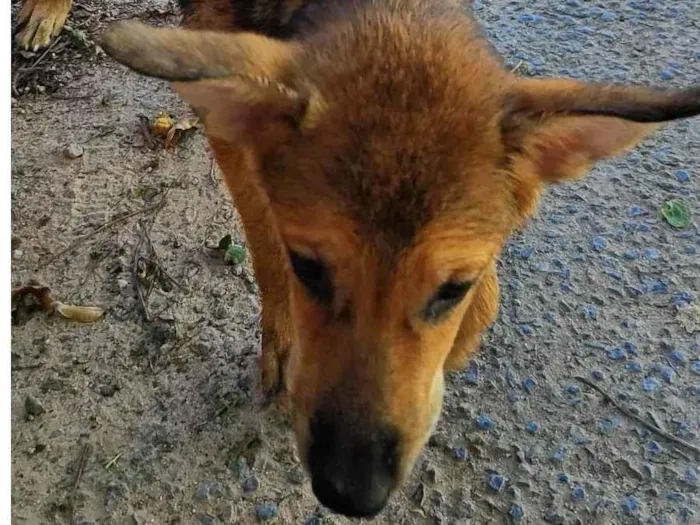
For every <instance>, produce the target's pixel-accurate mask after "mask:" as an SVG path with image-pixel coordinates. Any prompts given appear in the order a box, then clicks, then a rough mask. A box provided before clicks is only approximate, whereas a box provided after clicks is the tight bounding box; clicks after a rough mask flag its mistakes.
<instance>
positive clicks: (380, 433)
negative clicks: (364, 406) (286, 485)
mask: <svg viewBox="0 0 700 525" xmlns="http://www.w3.org/2000/svg"><path fill="white" fill-rule="evenodd" d="M343 419H347V418H337V417H328V416H327V415H324V414H317V415H316V417H315V418H314V420H313V422H312V423H311V445H310V447H309V456H308V457H309V470H310V472H311V487H312V488H313V491H314V494H315V495H316V497H317V498H318V500H319V501H320V502H321V503H322V504H323V505H325V506H326V507H328V508H329V509H331V510H332V511H334V512H338V513H340V514H344V515H345V516H349V517H358V518H359V517H371V516H374V515H376V514H378V513H379V512H380V511H381V510H382V509H383V508H384V507H385V506H386V503H387V501H388V500H389V496H390V495H391V492H392V490H393V489H394V487H395V486H396V475H397V468H396V467H397V463H398V461H397V459H398V458H397V448H398V447H397V444H398V440H397V437H396V432H394V431H392V430H389V429H377V430H372V425H369V424H365V425H363V424H361V423H357V422H355V421H353V423H352V424H351V425H346V424H344V422H343ZM353 419H355V418H353Z"/></svg>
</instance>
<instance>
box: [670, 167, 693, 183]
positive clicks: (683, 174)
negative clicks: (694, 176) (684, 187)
mask: <svg viewBox="0 0 700 525" xmlns="http://www.w3.org/2000/svg"><path fill="white" fill-rule="evenodd" d="M673 175H674V177H676V180H677V181H678V182H688V181H689V180H690V173H688V171H687V170H676V171H674V172H673Z"/></svg>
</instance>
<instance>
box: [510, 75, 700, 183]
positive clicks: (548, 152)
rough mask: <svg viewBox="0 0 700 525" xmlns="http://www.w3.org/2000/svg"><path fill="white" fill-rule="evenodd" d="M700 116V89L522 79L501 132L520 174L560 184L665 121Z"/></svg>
mask: <svg viewBox="0 0 700 525" xmlns="http://www.w3.org/2000/svg"><path fill="white" fill-rule="evenodd" d="M699 113H700V87H692V88H689V89H669V90H661V89H647V88H637V87H620V86H604V85H597V84H585V83H581V82H575V81H571V80H559V79H553V80H535V79H523V80H516V81H515V82H514V84H513V86H512V87H511V88H510V89H509V90H507V98H506V101H505V111H504V118H503V121H502V129H503V135H504V140H505V144H506V149H507V151H508V152H509V156H510V159H511V164H512V166H513V170H514V171H515V172H520V173H519V175H521V176H523V177H524V178H527V179H530V180H531V181H532V180H533V179H535V180H540V181H543V182H561V181H564V180H567V179H572V178H576V177H580V176H582V175H584V174H585V173H586V172H587V171H588V170H589V169H590V168H591V167H592V166H593V164H594V163H595V162H597V161H600V160H603V159H608V158H612V157H615V156H617V155H619V154H621V153H623V152H624V151H625V150H627V149H629V148H632V147H634V146H636V145H637V144H638V143H639V142H641V141H642V140H643V139H644V138H645V137H647V136H648V135H650V134H651V133H653V132H654V131H655V130H656V129H658V128H659V126H660V125H661V123H663V122H667V121H670V120H676V119H681V118H686V117H691V116H693V115H697V114H699Z"/></svg>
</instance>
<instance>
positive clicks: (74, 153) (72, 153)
mask: <svg viewBox="0 0 700 525" xmlns="http://www.w3.org/2000/svg"><path fill="white" fill-rule="evenodd" d="M63 154H64V155H65V156H66V157H67V158H69V159H77V158H79V157H82V156H83V147H82V146H81V145H80V144H76V143H74V142H73V143H71V144H68V145H67V146H66V147H65V149H64V150H63Z"/></svg>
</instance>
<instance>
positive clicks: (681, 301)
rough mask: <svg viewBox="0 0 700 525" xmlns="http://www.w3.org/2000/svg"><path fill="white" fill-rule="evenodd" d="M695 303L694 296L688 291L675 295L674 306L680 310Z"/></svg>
mask: <svg viewBox="0 0 700 525" xmlns="http://www.w3.org/2000/svg"><path fill="white" fill-rule="evenodd" d="M692 302H693V294H692V293H691V292H688V291H683V292H676V293H675V294H673V306H675V307H676V308H680V307H683V306H688V305H689V304H690V303H692Z"/></svg>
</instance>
